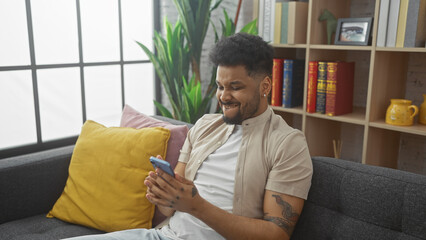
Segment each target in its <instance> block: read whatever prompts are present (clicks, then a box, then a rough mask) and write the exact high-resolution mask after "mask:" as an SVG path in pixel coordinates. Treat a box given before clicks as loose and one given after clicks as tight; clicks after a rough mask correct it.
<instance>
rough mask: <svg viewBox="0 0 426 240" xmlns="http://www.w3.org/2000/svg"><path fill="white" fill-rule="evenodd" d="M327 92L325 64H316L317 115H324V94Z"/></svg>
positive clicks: (321, 62)
mask: <svg viewBox="0 0 426 240" xmlns="http://www.w3.org/2000/svg"><path fill="white" fill-rule="evenodd" d="M326 91H327V62H323V61H319V62H318V77H317V102H316V107H315V111H316V112H317V113H325V103H326V95H325V93H326Z"/></svg>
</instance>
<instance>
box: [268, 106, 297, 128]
mask: <svg viewBox="0 0 426 240" xmlns="http://www.w3.org/2000/svg"><path fill="white" fill-rule="evenodd" d="M272 109H273V110H274V112H275V113H276V114H278V115H280V116H281V117H282V118H283V119H284V121H286V123H287V124H288V125H289V126H291V127H293V128H297V129H299V130H300V131H303V130H302V121H303V120H302V115H301V114H294V113H291V112H284V111H282V110H283V109H284V108H281V107H272ZM300 111H302V110H300Z"/></svg>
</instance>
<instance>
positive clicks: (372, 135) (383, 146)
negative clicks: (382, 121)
mask: <svg viewBox="0 0 426 240" xmlns="http://www.w3.org/2000/svg"><path fill="white" fill-rule="evenodd" d="M399 136H400V133H399V132H395V131H389V130H386V129H381V128H374V127H370V128H369V129H368V139H367V144H366V145H367V147H366V148H367V149H366V159H365V164H369V165H374V166H382V167H388V168H394V169H396V168H397V167H398V150H399Z"/></svg>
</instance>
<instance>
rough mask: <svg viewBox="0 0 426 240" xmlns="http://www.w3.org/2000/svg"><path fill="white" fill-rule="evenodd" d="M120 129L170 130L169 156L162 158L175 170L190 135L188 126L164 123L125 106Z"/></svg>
mask: <svg viewBox="0 0 426 240" xmlns="http://www.w3.org/2000/svg"><path fill="white" fill-rule="evenodd" d="M120 127H131V128H145V127H164V128H166V129H169V130H170V139H169V142H168V144H167V154H166V156H162V157H163V158H164V157H165V160H166V161H168V162H169V163H170V165H172V168H173V169H174V168H175V166H176V164H177V161H178V159H179V155H180V150H181V149H182V146H183V143H184V142H185V139H186V134H187V133H188V127H187V126H186V125H174V124H171V123H168V122H164V121H161V120H158V119H155V118H152V117H149V116H147V115H145V114H143V113H140V112H138V111H136V110H135V109H133V108H132V107H130V106H129V105H125V106H124V109H123V113H122V115H121V122H120Z"/></svg>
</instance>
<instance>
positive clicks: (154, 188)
mask: <svg viewBox="0 0 426 240" xmlns="http://www.w3.org/2000/svg"><path fill="white" fill-rule="evenodd" d="M175 176H176V177H175V178H173V177H172V176H170V175H168V174H167V173H165V172H164V171H162V170H161V169H156V171H155V172H149V175H148V177H147V178H146V180H145V181H144V184H145V185H146V186H147V187H148V191H147V194H146V197H147V199H148V200H149V201H150V202H151V203H153V204H155V205H157V206H160V207H168V208H172V209H174V210H178V211H181V212H187V213H191V212H193V211H195V210H196V206H199V204H201V203H202V200H203V199H202V198H201V197H200V195H199V194H198V191H197V188H196V187H195V185H194V183H193V182H192V181H189V180H187V179H185V178H184V177H182V176H180V175H179V174H178V173H175Z"/></svg>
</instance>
